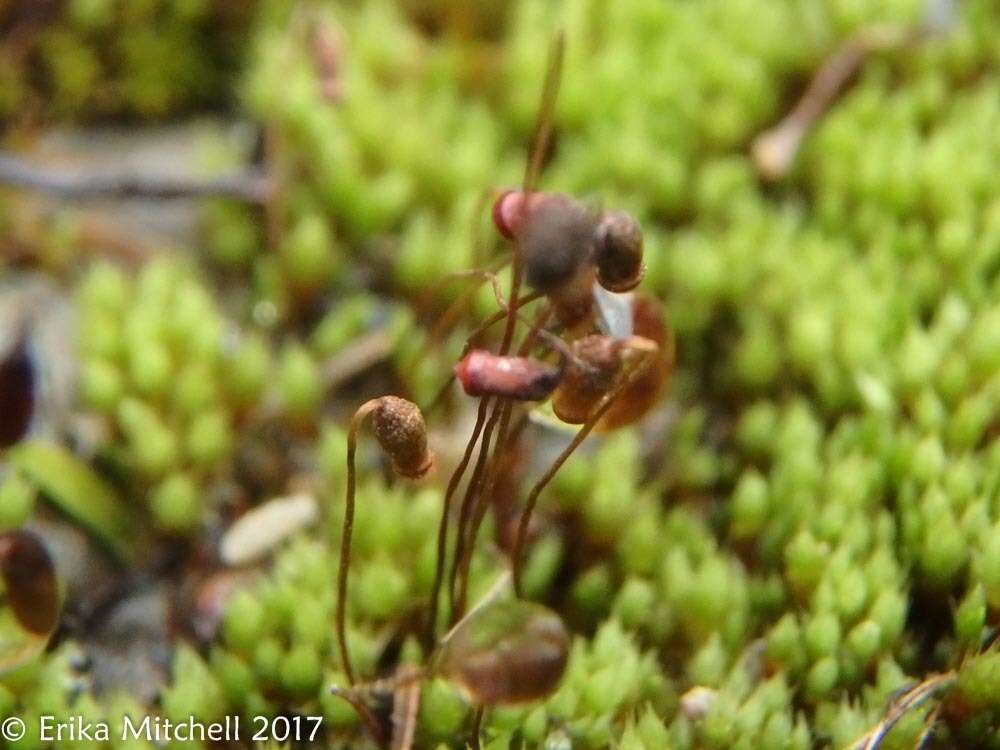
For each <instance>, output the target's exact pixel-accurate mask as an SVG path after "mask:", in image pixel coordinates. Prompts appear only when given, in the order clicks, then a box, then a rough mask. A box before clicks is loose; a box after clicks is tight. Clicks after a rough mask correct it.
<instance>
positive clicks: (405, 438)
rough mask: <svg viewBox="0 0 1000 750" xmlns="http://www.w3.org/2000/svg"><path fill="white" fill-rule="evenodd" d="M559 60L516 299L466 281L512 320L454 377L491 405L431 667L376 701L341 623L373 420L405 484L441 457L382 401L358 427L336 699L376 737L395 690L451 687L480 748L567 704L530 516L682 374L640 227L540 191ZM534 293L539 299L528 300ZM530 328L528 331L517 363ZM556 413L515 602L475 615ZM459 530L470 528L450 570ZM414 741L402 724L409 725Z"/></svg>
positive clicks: (522, 213)
mask: <svg viewBox="0 0 1000 750" xmlns="http://www.w3.org/2000/svg"><path fill="white" fill-rule="evenodd" d="M561 59H562V41H561V38H557V41H556V43H555V45H554V47H553V51H552V54H551V57H550V64H549V72H548V77H547V80H546V85H545V89H544V93H543V98H542V106H541V111H540V114H539V121H538V127H537V130H536V136H535V139H534V142H533V145H532V150H531V154H530V155H529V160H528V167H527V170H526V176H525V180H524V184H523V186H522V188H521V189H518V190H508V191H506V192H503V193H501V194H499V195H498V197H497V198H496V200H495V202H494V205H493V211H492V214H493V221H494V224H495V225H496V229H497V230H498V231H499V233H500V234H501V235H502V236H503V237H504V238H506V239H507V240H508V241H509V244H510V246H511V251H512V252H511V256H510V259H509V261H508V262H509V263H510V264H511V266H512V275H511V289H510V293H509V295H508V296H507V297H506V298H504V296H503V294H502V293H501V290H500V284H499V282H498V280H497V277H496V275H495V273H494V272H492V271H482V270H477V271H473V272H470V274H469V275H475V276H478V277H480V278H481V279H482V280H488V281H490V282H492V284H493V287H494V291H495V294H496V297H497V302H498V305H499V307H500V310H499V311H498V312H497V313H496V314H495V315H494V316H493V317H491V318H489V319H487V320H486V321H484V322H483V324H482V325H480V327H479V328H478V329H477V330H476V331H475V332H473V334H472V335H471V336H470V338H469V339H468V341H467V342H466V345H465V350H464V352H463V354H462V356H461V358H460V360H459V362H458V363H457V364H456V365H455V367H454V375H455V378H456V379H457V380H458V382H459V383H460V385H461V387H462V389H463V390H464V392H465V393H466V394H467V395H468V396H471V397H475V398H477V399H479V402H478V414H477V419H476V422H475V426H474V427H473V431H472V435H471V437H470V439H469V441H468V443H467V446H466V450H465V453H464V455H463V456H462V458H461V460H460V461H459V463H458V465H457V467H456V468H455V470H454V472H453V473H452V475H451V477H450V479H449V481H448V484H447V489H446V491H445V496H444V503H443V508H442V514H441V520H440V526H439V533H438V540H437V541H438V546H437V568H436V575H435V581H434V584H433V588H432V593H431V597H430V602H429V606H428V610H427V617H426V623H425V632H424V635H425V643H426V645H428V646H429V647H430V657H429V658H428V660H427V664H426V665H425V666H424V667H422V668H420V669H413V668H407V671H406V673H405V675H399V674H397V675H396V677H395V679H391V680H388V681H386V680H382V681H379V682H377V683H367V684H365V685H355V678H354V673H353V669H352V667H351V659H350V652H349V648H348V644H347V638H346V625H345V623H346V614H345V609H344V608H345V602H346V597H347V576H348V570H349V566H350V559H351V550H350V547H351V535H352V528H353V521H354V495H355V466H354V463H355V450H356V442H357V435H358V431H359V428H360V426H361V424H362V423H363V422H364V421H365V420H366V419H368V418H370V419H371V422H372V427H373V432H374V435H375V437H376V439H377V440H378V443H379V445H380V446H381V448H382V450H383V451H384V452H385V453H386V454H387V455H388V457H389V458H390V459H391V465H392V467H393V470H394V472H395V473H396V474H397V475H398V476H400V477H403V478H409V479H419V478H421V477H423V476H424V475H426V474H427V473H428V471H429V470H430V469H431V467H432V466H433V464H434V455H433V453H432V451H431V449H430V447H429V445H428V439H427V427H426V424H425V421H424V415H423V413H422V412H421V410H420V409H419V408H418V407H417V406H416V404H413V403H412V402H410V401H407V400H406V399H403V398H400V397H398V396H383V397H381V398H377V399H373V400H371V401H368V402H366V403H365V404H364V405H363V406H362V407H361V408H360V409H358V411H357V412H356V413H355V415H354V418H353V419H352V421H351V426H350V430H349V432H348V448H347V497H346V507H345V517H344V525H343V538H342V544H341V560H340V571H339V577H338V592H337V594H338V595H337V609H336V630H337V637H338V647H339V650H340V656H341V661H342V664H343V668H344V672H345V674H346V676H347V679H348V682H349V683H350V685H351V687H347V688H340V687H338V688H336V689H335V692H336V693H337V694H339V695H341V696H342V697H344V698H345V699H347V700H349V701H350V702H351V703H352V705H354V706H355V708H356V709H357V710H358V712H359V713H360V714H361V716H362V717H363V718H365V721H366V722H367V723H368V725H369V727H370V728H371V730H372V732H373V734H376V735H377V734H378V733H379V731H380V729H379V723H378V721H377V720H376V719H375V718H374V716H373V715H372V713H371V711H370V710H369V709H368V707H367V704H366V698H367V697H370V696H371V695H372V693H373V692H378V691H379V690H390V689H391V690H392V691H394V692H396V694H397V698H398V697H399V695H400V694H399V692H398V691H399V690H400V689H401V686H403V685H407V686H412V685H413V684H415V682H417V681H419V680H420V679H423V678H426V677H430V676H443V677H445V678H447V679H450V680H451V681H452V682H454V683H455V684H457V685H458V686H459V687H460V688H462V690H463V691H464V692H465V694H466V696H467V697H468V698H469V700H470V703H472V705H474V706H476V707H477V709H478V710H477V713H476V717H477V721H476V729H475V731H474V733H473V737H472V741H473V744H474V745H475V746H478V741H479V736H478V727H479V722H480V721H481V719H482V712H483V710H484V709H485V708H487V707H489V706H496V705H507V704H516V703H522V702H525V701H532V700H537V699H539V698H543V697H545V696H546V695H548V694H550V693H551V692H552V691H553V690H555V688H556V687H557V685H558V684H559V681H560V680H561V677H562V674H563V671H564V669H565V667H566V661H567V658H568V649H569V636H568V633H567V631H566V628H565V626H564V624H563V622H562V620H561V618H560V617H559V616H558V615H557V614H556V613H554V612H552V611H551V610H549V609H547V608H545V607H544V606H542V605H540V604H537V603H533V602H528V601H525V600H524V599H523V597H522V594H523V592H522V588H521V582H520V568H521V558H522V555H523V551H524V546H525V543H526V538H527V535H528V529H529V524H530V520H531V515H532V512H533V510H534V507H535V504H536V502H537V500H538V497H539V495H540V493H541V491H542V489H544V487H545V486H546V485H547V483H548V482H549V481H550V480H551V479H552V478H553V476H554V475H555V474H556V472H557V471H558V470H559V468H560V467H561V466H562V464H563V463H564V462H565V461H566V459H567V458H568V457H569V456H570V454H572V453H573V451H574V450H576V448H577V447H578V446H579V445H580V444H581V443H582V442H583V440H584V439H585V438H586V437H587V436H588V435H589V434H590V433H591V432H592V431H595V430H597V431H607V430H611V429H615V428H617V427H621V426H624V425H628V424H631V423H634V422H636V421H637V420H639V419H640V418H642V417H643V416H644V415H645V414H646V413H647V412H648V411H649V410H650V409H651V408H652V407H653V405H654V404H655V403H656V402H657V400H658V398H659V396H660V394H661V392H662V390H663V388H664V387H665V385H666V383H667V381H668V379H669V376H670V373H671V371H672V369H673V358H674V346H673V338H672V334H671V332H670V329H669V328H668V326H667V325H666V322H665V320H664V317H663V314H662V310H661V307H660V305H659V303H658V302H657V300H656V299H654V298H653V297H649V296H644V295H640V294H638V293H636V292H635V291H634V290H635V288H636V287H637V286H638V285H639V284H640V282H641V281H642V278H643V275H644V270H645V266H644V262H643V238H642V230H641V228H640V226H639V224H638V222H637V221H636V220H635V219H634V218H633V217H632V216H631V215H629V214H628V213H626V212H624V211H621V210H605V211H595V210H593V209H591V208H590V207H588V206H587V205H585V204H584V203H583V202H581V201H579V200H577V199H575V198H573V197H571V196H569V195H566V194H563V193H558V192H543V191H535V190H534V186H535V184H536V183H537V180H538V175H539V172H540V168H541V163H542V159H543V155H544V154H545V151H546V149H547V146H548V140H549V135H550V129H551V119H552V110H553V105H554V100H555V97H556V93H557V90H558V83H559V76H560V69H561ZM505 265H506V264H505ZM524 285H526V286H527V287H528V289H527V290H526V291H525V292H524V294H523V296H522V293H521V289H522V286H524ZM535 302H537V303H538V304H537V305H536V306H535V308H534V309H535V314H534V316H533V319H532V320H528V319H526V318H525V317H524V316H523V315H522V313H521V312H520V308H522V307H524V306H526V305H528V304H531V303H535ZM498 323H504V324H505V328H504V332H503V336H502V339H501V342H500V344H499V347H498V348H497V350H496V351H492V350H489V349H486V348H482V347H480V346H478V345H477V342H478V340H479V338H481V337H482V336H483V334H484V333H485V332H486V330H487V328H489V327H490V326H492V325H495V324H498ZM519 327H520V328H526V329H527V330H526V333H525V335H524V336H523V337H522V339H521V341H520V343H519V344H518V345H517V347H516V348H515V346H514V344H515V338H516V335H517V333H518V331H519ZM451 382H452V381H449V383H448V386H450V385H451ZM444 392H445V391H442V393H444ZM549 399H551V406H552V411H553V412H554V414H555V415H556V417H557V418H558V419H559V420H561V421H562V422H564V423H567V424H570V425H579V429H578V431H577V433H576V435H575V436H574V437H573V438H572V439H571V440H570V441H569V443H568V444H567V445H566V447H565V448H564V449H563V451H562V453H561V454H560V455H559V456H558V457H557V458H556V459H555V461H554V462H553V463H552V464H551V466H550V467H549V468H548V469H547V470H546V471H545V472H544V473H543V474H542V475H541V477H540V478H539V479H538V480H537V481H536V483H535V484H534V486H533V487H532V488H531V490H530V492H529V494H528V495H527V497H526V500H525V503H524V506H523V509H522V511H521V515H520V518H519V522H518V525H517V534H516V538H515V541H514V543H513V548H512V550H511V554H510V557H511V572H512V574H513V575H512V577H513V589H514V592H515V594H516V596H514V597H504V596H502V591H501V590H502V589H503V587H504V586H506V583H507V581H508V579H509V578H510V574H509V573H505V574H504V575H503V576H502V577H501V583H500V585H499V586H498V587H495V590H494V591H493V592H492V593H491V594H490V595H488V596H487V598H486V600H484V601H483V602H480V604H478V605H477V606H475V607H473V608H472V609H471V610H470V611H468V612H466V610H465V600H466V590H467V586H468V579H469V566H470V561H471V557H472V550H473V548H474V546H475V542H476V536H477V533H478V530H479V526H480V524H481V522H482V520H483V516H484V514H485V512H486V509H487V507H488V506H489V504H490V499H491V497H492V495H493V492H494V489H495V487H496V486H498V484H499V483H500V482H502V479H501V475H503V474H505V473H506V472H508V471H509V468H510V467H509V464H510V461H511V456H512V455H515V454H516V451H515V450H514V447H515V442H516V441H517V439H518V437H519V435H520V433H521V430H522V429H523V427H524V425H525V424H526V416H527V415H528V414H529V413H530V411H531V410H532V409H533V408H534V406H535V405H536V404H538V403H540V402H543V401H546V400H549ZM437 401H438V400H437V399H436V400H435V404H436V403H437ZM431 408H433V406H432V407H431ZM473 457H475V460H474V461H473ZM470 465H472V467H473V468H472V472H471V475H470V476H469V477H468V479H467V481H466V482H465V484H464V486H465V491H464V498H463V500H462V503H461V506H460V508H459V509H458V512H457V513H454V512H453V511H454V508H453V502H452V501H453V499H454V497H455V496H456V494H457V492H458V489H459V487H460V486H461V485H462V480H463V478H464V477H465V473H466V470H467V469H468V468H469V466H470ZM453 516H457V518H453ZM453 521H454V522H456V523H457V527H458V528H457V531H456V532H455V534H454V540H455V541H454V550H453V554H451V555H449V554H448V541H449V538H450V537H449V524H450V523H451V522H453ZM449 559H450V560H451V569H450V572H449V575H448V576H447V578H448V581H447V583H448V585H447V588H446V591H447V593H448V600H449V603H450V620H449V626H450V628H449V630H448V631H447V633H445V634H444V635H443V637H441V638H438V637H437V632H436V625H437V617H438V610H439V601H440V599H441V596H442V588H443V587H444V584H445V577H446V576H445V567H446V561H447V560H449ZM402 703H405V701H404V702H402ZM413 710H414V711H415V709H413ZM407 725H408V722H407V721H405V716H404V717H402V718H401V719H400V720H399V722H398V723H397V726H404V727H405V726H407ZM410 731H412V728H411V730H410ZM404 734H405V730H404ZM403 746H405V743H404V745H403Z"/></svg>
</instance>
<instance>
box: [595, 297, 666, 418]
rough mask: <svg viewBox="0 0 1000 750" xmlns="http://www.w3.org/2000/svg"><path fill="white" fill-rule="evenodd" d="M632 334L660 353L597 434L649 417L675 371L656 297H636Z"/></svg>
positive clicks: (632, 384) (660, 308) (615, 405)
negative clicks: (655, 347) (647, 342)
mask: <svg viewBox="0 0 1000 750" xmlns="http://www.w3.org/2000/svg"><path fill="white" fill-rule="evenodd" d="M632 331H633V334H634V335H635V336H636V337H637V338H642V339H645V340H647V341H651V342H653V343H655V344H656V346H657V350H656V353H655V354H654V355H652V358H651V360H648V361H647V362H646V363H644V365H643V369H642V371H641V372H639V373H638V376H637V377H636V378H635V380H634V381H633V382H632V383H631V384H630V385H629V386H628V388H626V389H625V391H623V392H622V394H621V396H619V397H618V398H617V399H616V400H615V402H614V403H613V404H612V405H611V408H609V409H608V411H607V412H605V414H604V416H603V417H602V418H601V421H600V422H598V423H597V430H598V431H600V432H607V431H609V430H614V429H617V428H619V427H623V426H625V425H629V424H633V423H635V422H638V421H639V420H640V419H642V418H643V417H644V416H646V414H648V413H649V411H650V409H652V408H653V407H654V406H655V405H656V403H657V402H658V401H659V400H660V396H661V395H662V394H663V389H664V388H665V387H666V385H667V383H668V382H669V381H670V376H671V374H673V371H674V334H673V331H672V330H671V329H670V327H669V326H668V325H667V323H666V320H665V319H664V317H663V308H662V306H661V304H660V302H659V301H658V300H657V299H656V298H655V297H651V296H649V295H639V294H637V295H636V296H635V299H634V300H633V303H632Z"/></svg>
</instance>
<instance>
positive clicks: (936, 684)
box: [847, 671, 958, 750]
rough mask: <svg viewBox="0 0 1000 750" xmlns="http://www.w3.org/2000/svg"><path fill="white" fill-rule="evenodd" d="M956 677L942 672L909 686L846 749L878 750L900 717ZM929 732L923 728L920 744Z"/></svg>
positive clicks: (952, 672)
mask: <svg viewBox="0 0 1000 750" xmlns="http://www.w3.org/2000/svg"><path fill="white" fill-rule="evenodd" d="M957 679H958V676H957V675H956V674H955V672H954V671H951V672H944V673H942V674H935V675H931V676H930V677H928V678H927V679H925V680H924V681H923V682H921V683H920V684H918V685H916V686H914V687H912V688H910V689H909V690H907V691H906V692H905V693H903V694H902V695H900V696H899V697H898V698H897V699H896V700H895V701H893V702H892V705H890V706H889V710H888V711H886V714H885V716H884V717H883V718H882V720H881V721H880V722H879V723H878V724H876V725H875V726H874V727H872V728H871V729H869V730H868V731H867V732H866V733H865V734H863V735H862V736H861V737H859V738H858V739H856V740H855V741H854V742H852V743H851V744H850V746H849V747H848V748H847V750H878V748H879V747H880V746H881V744H882V741H883V740H884V739H885V738H886V736H887V735H888V734H889V732H890V731H892V728H893V727H894V726H896V724H897V723H898V722H899V720H900V719H902V718H903V717H904V716H905V715H906V714H908V713H909V712H910V711H912V710H913V709H915V708H919V707H920V706H922V705H923V704H924V703H926V702H927V701H928V700H930V699H931V698H933V697H934V696H936V695H937V694H938V693H940V692H941V691H943V690H947V689H948V688H950V687H951V686H952V685H954V684H955V681H956V680H957ZM929 733H930V728H927V729H925V730H924V734H923V736H922V738H921V744H923V742H924V741H926V739H927V737H928V736H929Z"/></svg>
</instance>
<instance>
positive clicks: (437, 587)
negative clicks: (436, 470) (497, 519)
mask: <svg viewBox="0 0 1000 750" xmlns="http://www.w3.org/2000/svg"><path fill="white" fill-rule="evenodd" d="M489 403H490V399H489V398H484V399H482V400H481V401H480V402H479V411H478V413H477V414H476V424H475V426H473V428H472V436H471V437H470V438H469V442H468V444H467V445H466V446H465V453H463V454H462V460H461V461H459V463H458V466H457V467H455V471H454V472H452V475H451V479H450V480H449V481H448V488H447V489H446V490H445V493H444V504H443V507H442V509H441V521H440V522H439V524H438V538H437V559H436V561H435V567H434V584H433V585H432V586H431V601H430V609H429V610H428V612H427V637H426V642H427V643H428V644H433V643H434V631H435V628H436V627H437V615H438V601H439V599H440V597H441V582H442V580H443V578H444V564H445V556H446V554H447V545H448V520H449V517H450V515H451V501H452V498H453V497H454V495H455V490H456V489H457V488H458V483H459V482H460V481H461V480H462V476H463V475H464V474H465V470H466V468H467V467H468V465H469V461H470V460H471V459H472V451H473V450H475V447H476V444H477V443H478V442H479V435H480V434H481V433H482V430H483V425H484V424H485V422H486V410H487V408H489Z"/></svg>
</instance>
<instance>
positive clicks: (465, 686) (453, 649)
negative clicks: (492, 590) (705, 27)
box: [435, 599, 569, 706]
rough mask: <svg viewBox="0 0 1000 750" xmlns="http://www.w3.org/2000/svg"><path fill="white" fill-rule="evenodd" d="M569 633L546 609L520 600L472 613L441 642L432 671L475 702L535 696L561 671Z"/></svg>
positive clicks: (542, 694) (502, 701) (551, 688)
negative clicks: (435, 668) (435, 669)
mask: <svg viewBox="0 0 1000 750" xmlns="http://www.w3.org/2000/svg"><path fill="white" fill-rule="evenodd" d="M568 656H569V634H568V633H567V632H566V626H565V625H563V622H562V620H561V619H560V618H559V616H558V615H557V614H556V613H555V612H552V611H551V610H549V609H547V608H545V607H543V606H541V605H540V604H535V603H533V602H526V601H523V600H520V599H514V600H505V601H500V602H496V603H494V604H490V605H488V606H486V607H484V608H483V609H481V610H479V611H477V612H474V613H473V614H471V615H470V616H469V618H468V620H466V621H465V622H463V623H461V624H460V625H459V626H458V627H457V628H456V629H455V631H454V632H453V633H452V635H451V636H450V637H449V638H448V639H447V640H446V641H445V642H444V643H443V645H442V647H441V651H440V653H439V654H438V656H437V659H436V661H435V663H436V665H437V671H438V672H439V673H440V674H442V675H443V676H444V677H446V678H447V679H450V680H451V681H453V682H454V683H456V684H457V685H458V686H459V687H460V688H461V689H462V690H463V691H464V692H465V693H466V694H467V695H468V697H469V699H470V701H471V702H472V703H474V704H476V705H479V706H497V705H510V704H517V703H524V702H527V701H533V700H538V699H540V698H544V697H546V696H547V695H549V694H550V693H552V692H553V691H554V690H555V689H556V687H557V686H558V685H559V681H560V680H561V679H562V676H563V673H564V672H565V670H566V661H567V658H568Z"/></svg>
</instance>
